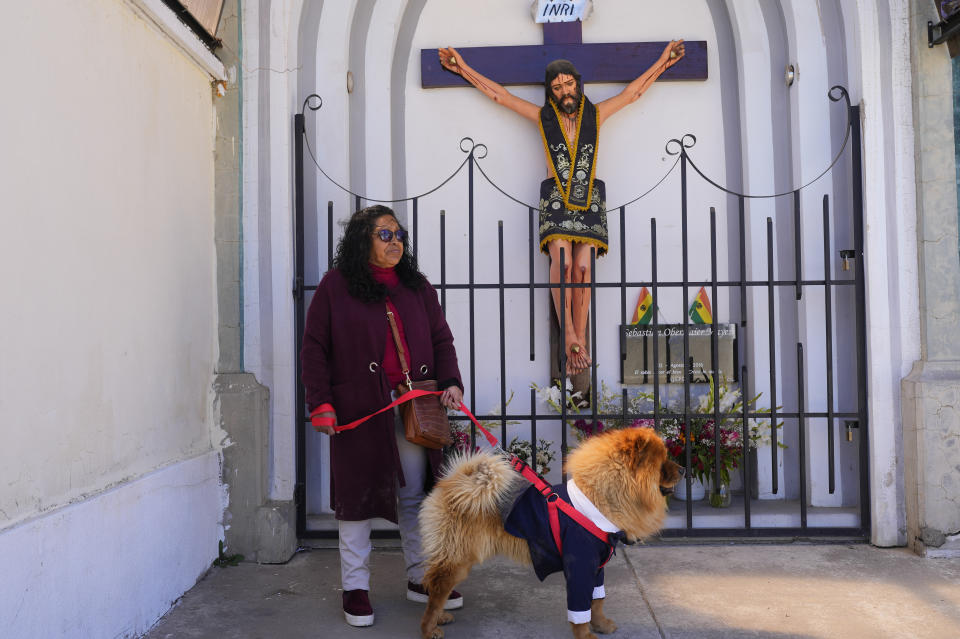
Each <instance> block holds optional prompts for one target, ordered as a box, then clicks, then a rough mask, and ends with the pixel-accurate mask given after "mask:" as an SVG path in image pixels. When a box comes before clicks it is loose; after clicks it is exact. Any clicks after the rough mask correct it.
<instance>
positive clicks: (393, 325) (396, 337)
mask: <svg viewBox="0 0 960 639" xmlns="http://www.w3.org/2000/svg"><path fill="white" fill-rule="evenodd" d="M387 321H388V322H390V332H391V333H393V342H394V344H396V345H397V355H398V356H399V357H400V368H401V369H403V376H404V377H405V378H406V380H407V388H409V389H410V390H413V381H411V380H410V367H409V366H408V365H407V358H406V357H405V356H404V354H403V343H402V342H401V341H400V331H398V330H397V321H396V320H395V319H394V318H393V311H391V310H390V305H389V304H387Z"/></svg>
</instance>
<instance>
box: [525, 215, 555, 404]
mask: <svg viewBox="0 0 960 639" xmlns="http://www.w3.org/2000/svg"><path fill="white" fill-rule="evenodd" d="M527 210H528V212H529V213H530V224H529V228H528V233H529V237H530V253H529V257H528V260H529V263H530V264H529V266H530V361H531V362H532V361H534V360H535V359H536V340H535V339H534V336H535V335H536V326H535V325H534V321H533V318H534V316H535V313H534V303H533V300H534V295H533V291H534V286H533V279H534V278H533V256H534V254H535V253H534V248H533V247H534V246H536V245H537V243H538V242H537V241H536V240H535V239H534V237H535V236H534V234H533V207H529V208H528V209H527ZM551 302H552V300H551ZM547 315H548V316H549V315H550V314H549V313H547ZM531 412H532V411H531Z"/></svg>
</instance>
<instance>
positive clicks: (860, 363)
mask: <svg viewBox="0 0 960 639" xmlns="http://www.w3.org/2000/svg"><path fill="white" fill-rule="evenodd" d="M849 121H850V141H851V145H850V146H851V149H852V151H851V162H850V164H851V169H852V173H853V176H852V179H851V186H852V187H853V249H854V251H855V255H856V264H855V265H854V267H855V269H856V271H855V273H856V276H855V281H856V282H857V286H856V289H855V290H856V304H855V305H854V306H855V307H856V316H857V411H858V412H859V413H860V415H859V417H858V418H857V419H858V421H859V423H858V426H859V430H860V527H861V528H863V529H864V530H866V531H867V532H869V530H870V528H869V525H870V524H869V522H870V451H869V446H868V443H869V439H870V438H869V432H870V431H869V424H868V420H867V294H866V289H865V286H866V285H865V281H866V280H865V279H864V262H865V259H864V255H863V166H862V161H861V156H860V154H861V151H862V149H861V148H860V106H859V105H853V106H851V107H850V116H849Z"/></svg>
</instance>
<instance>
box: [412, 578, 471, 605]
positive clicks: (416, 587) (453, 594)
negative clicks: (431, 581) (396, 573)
mask: <svg viewBox="0 0 960 639" xmlns="http://www.w3.org/2000/svg"><path fill="white" fill-rule="evenodd" d="M407 599H409V600H410V601H416V602H419V603H427V602H428V601H430V593H429V592H427V589H426V588H424V587H423V586H422V585H421V584H415V583H413V582H412V581H408V582H407ZM460 608H463V595H461V594H460V593H459V592H457V591H456V590H452V591H450V596H449V597H447V602H446V603H445V604H443V609H444V610H458V609H460Z"/></svg>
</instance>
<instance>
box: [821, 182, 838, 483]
mask: <svg viewBox="0 0 960 639" xmlns="http://www.w3.org/2000/svg"><path fill="white" fill-rule="evenodd" d="M823 279H824V280H825V282H824V285H823V299H824V315H825V318H824V323H825V325H826V329H827V353H826V356H827V464H828V466H829V468H828V472H827V476H828V482H829V492H830V494H831V495H832V494H833V493H834V492H835V491H836V472H835V470H834V465H835V464H836V460H835V455H836V452H835V451H834V441H833V425H834V420H833V291H832V289H831V287H830V282H831V280H832V279H833V269H832V268H831V260H830V196H829V195H824V196H823Z"/></svg>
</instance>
